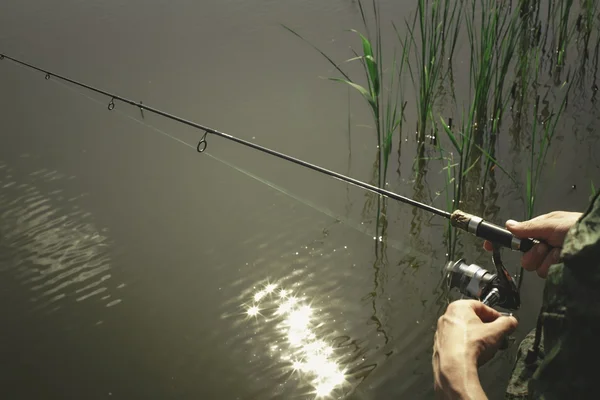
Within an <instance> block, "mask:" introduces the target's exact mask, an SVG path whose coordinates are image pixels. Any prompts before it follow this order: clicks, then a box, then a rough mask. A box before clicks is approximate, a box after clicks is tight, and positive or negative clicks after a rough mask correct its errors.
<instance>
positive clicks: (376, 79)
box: [283, 0, 408, 236]
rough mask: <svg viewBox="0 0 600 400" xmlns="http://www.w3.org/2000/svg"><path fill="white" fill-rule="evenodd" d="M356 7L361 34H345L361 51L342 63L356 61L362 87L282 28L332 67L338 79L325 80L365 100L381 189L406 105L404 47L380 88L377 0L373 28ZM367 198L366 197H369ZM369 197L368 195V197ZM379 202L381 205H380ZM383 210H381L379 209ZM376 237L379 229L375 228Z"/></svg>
mask: <svg viewBox="0 0 600 400" xmlns="http://www.w3.org/2000/svg"><path fill="white" fill-rule="evenodd" d="M358 7H359V11H360V15H361V19H362V23H363V28H364V33H362V32H360V31H358V30H356V29H350V30H349V31H350V32H352V33H354V34H356V35H357V37H358V38H359V40H360V44H361V51H360V52H357V51H356V50H354V49H353V50H352V52H353V54H354V57H352V58H350V59H348V60H345V63H351V62H359V63H360V64H361V66H362V72H363V78H364V82H365V84H360V83H358V81H356V80H353V79H352V78H351V77H350V75H349V74H348V73H346V72H345V71H344V70H343V69H342V67H341V66H340V64H337V63H336V62H335V61H333V59H332V58H331V57H329V56H328V55H327V54H325V53H324V52H323V51H322V50H320V49H319V48H317V47H316V46H314V45H313V44H311V43H309V42H308V41H307V40H306V39H304V37H302V35H300V34H299V33H297V32H296V31H294V30H293V29H291V28H289V27H287V26H285V25H283V27H284V28H285V29H287V30H288V31H289V32H291V33H293V34H294V35H295V36H297V37H299V38H300V39H302V40H303V41H305V42H307V43H309V44H310V45H311V47H313V48H314V49H316V50H317V51H318V52H319V53H320V54H321V55H322V56H323V57H325V59H326V60H327V61H328V62H329V63H330V64H331V65H333V66H334V68H335V69H336V70H337V71H338V72H339V73H340V74H341V75H342V77H329V78H327V79H329V80H331V81H335V82H339V83H342V84H345V85H347V86H348V87H350V88H351V89H352V90H355V91H356V92H357V93H359V94H360V96H361V97H362V98H363V99H364V100H365V102H366V104H367V106H368V108H369V110H370V113H371V115H372V118H373V122H374V125H375V128H374V130H375V136H376V141H377V157H376V159H375V162H374V168H373V171H374V177H373V180H374V181H376V182H377V185H378V186H379V187H380V188H383V187H385V184H386V179H387V170H388V164H389V157H390V154H391V151H392V144H393V140H392V139H393V135H394V132H396V131H399V129H401V127H402V123H403V114H404V109H405V106H406V103H402V105H400V100H399V98H400V97H399V96H400V93H401V92H402V91H401V85H402V79H401V78H402V75H403V70H404V68H405V65H406V62H407V58H408V57H407V54H408V48H406V47H405V46H403V49H402V56H401V59H400V61H399V62H398V60H397V59H396V53H394V55H393V59H392V66H391V70H390V71H386V73H387V74H389V76H390V78H389V83H388V86H385V85H384V83H383V82H384V67H383V64H384V62H383V50H382V37H381V13H380V11H379V7H378V5H377V1H376V0H373V1H372V14H373V21H374V22H373V26H371V27H370V23H369V19H368V18H367V13H366V9H365V7H364V4H363V2H362V1H360V0H359V1H358ZM369 195H370V194H369ZM371 197H372V196H371ZM376 197H377V217H376V218H377V226H378V227H379V224H380V217H383V221H382V223H383V230H385V226H386V223H385V219H386V217H385V199H384V198H382V197H381V196H376ZM382 203H383V204H382ZM371 204H372V203H371V201H369V200H368V201H367V203H366V204H365V207H367V208H369V207H370V206H371ZM382 208H383V210H382ZM377 231H378V232H377V236H379V229H377Z"/></svg>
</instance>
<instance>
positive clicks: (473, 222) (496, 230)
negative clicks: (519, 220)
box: [0, 53, 539, 252]
mask: <svg viewBox="0 0 600 400" xmlns="http://www.w3.org/2000/svg"><path fill="white" fill-rule="evenodd" d="M5 58H6V59H8V60H10V61H12V62H14V63H16V64H19V65H21V66H24V67H27V68H30V69H33V70H36V71H39V72H42V73H44V74H45V79H46V80H50V79H51V78H52V77H55V78H58V79H60V80H62V81H65V82H69V83H71V84H73V85H75V86H79V87H82V88H85V89H87V90H90V91H92V92H95V93H99V94H102V95H104V96H106V97H109V98H110V102H109V103H108V106H107V108H108V110H109V111H113V110H114V109H115V107H116V103H115V100H119V101H121V102H124V103H127V104H130V105H132V106H134V107H137V108H139V109H140V111H142V110H146V111H148V112H150V113H153V114H157V115H160V116H162V117H164V118H167V119H171V120H173V121H176V122H179V123H181V124H184V125H187V126H191V127H192V128H195V129H198V130H201V131H203V132H204V134H203V135H202V137H201V139H200V140H199V141H198V145H197V146H196V150H197V151H198V152H199V153H204V152H205V151H206V148H207V147H208V142H207V135H208V134H209V133H210V134H213V135H216V136H220V137H222V138H224V139H227V140H230V141H233V142H236V143H238V144H241V145H243V146H246V147H250V148H253V149H255V150H258V151H261V152H263V153H267V154H269V155H272V156H275V157H278V158H281V159H284V160H286V161H289V162H292V163H294V164H297V165H300V166H302V167H305V168H308V169H312V170H313V171H317V172H320V173H322V174H324V175H328V176H330V177H333V178H336V179H338V180H341V181H344V182H347V183H350V184H352V185H355V186H358V187H361V188H363V189H365V190H368V191H371V192H374V193H376V194H379V195H380V196H385V197H388V198H390V199H393V200H396V201H400V202H402V203H406V204H410V205H412V206H413V207H417V208H420V209H423V210H426V211H429V212H431V213H433V214H435V215H439V216H441V217H444V218H446V219H449V220H450V223H451V225H452V226H454V227H456V228H459V229H462V230H464V231H467V232H469V233H472V234H474V235H476V236H477V237H480V238H483V239H486V240H489V241H491V242H493V243H497V244H499V245H501V246H504V247H507V248H510V249H513V250H519V251H523V252H525V251H528V250H530V249H531V248H532V247H533V246H534V245H535V244H536V243H539V241H536V240H534V239H530V238H523V239H521V238H517V237H515V236H513V235H512V233H510V231H508V230H506V229H504V228H501V227H499V226H497V225H494V224H492V223H489V222H487V221H484V220H483V219H482V218H481V217H478V216H475V215H471V214H468V213H465V212H463V211H461V210H455V211H454V212H452V213H449V212H447V211H444V210H440V209H438V208H435V207H433V206H430V205H428V204H424V203H420V202H418V201H416V200H413V199H410V198H408V197H404V196H401V195H399V194H397V193H394V192H390V191H389V190H385V189H381V188H379V187H376V186H373V185H370V184H367V183H365V182H362V181H359V180H357V179H354V178H351V177H348V176H345V175H342V174H340V173H337V172H334V171H331V170H328V169H325V168H323V167H320V166H318V165H315V164H311V163H308V162H306V161H303V160H300V159H297V158H295V157H292V156H289V155H287V154H283V153H280V152H278V151H275V150H272V149H270V148H267V147H263V146H260V145H258V144H256V143H252V142H249V141H247V140H244V139H240V138H238V137H235V136H232V135H229V134H227V133H224V132H220V131H218V130H215V129H212V128H209V127H206V126H203V125H200V124H197V123H195V122H192V121H189V120H186V119H184V118H181V117H178V116H176V115H173V114H170V113H167V112H165V111H162V110H159V109H156V108H153V107H150V106H147V105H145V104H143V103H142V102H141V101H140V102H135V101H133V100H130V99H128V98H125V97H122V96H119V95H117V94H114V93H110V92H107V91H105V90H103V89H98V88H95V87H93V86H90V85H88V84H85V83H81V82H78V81H76V80H73V79H71V78H67V77H65V76H62V75H59V74H56V73H54V72H50V71H47V70H44V69H42V68H39V67H36V66H35V65H32V64H28V63H26V62H23V61H20V60H18V59H16V58H12V57H9V56H7V55H6V54H2V53H0V61H1V60H4V59H5ZM167 136H170V135H167ZM175 140H178V141H179V139H175ZM186 145H187V146H191V145H189V143H186Z"/></svg>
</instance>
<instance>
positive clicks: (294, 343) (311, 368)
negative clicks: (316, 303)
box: [247, 283, 346, 397]
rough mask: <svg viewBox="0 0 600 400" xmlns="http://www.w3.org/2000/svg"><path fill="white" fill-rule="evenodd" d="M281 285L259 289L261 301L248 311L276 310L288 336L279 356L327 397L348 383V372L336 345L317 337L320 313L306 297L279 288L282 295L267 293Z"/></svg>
mask: <svg viewBox="0 0 600 400" xmlns="http://www.w3.org/2000/svg"><path fill="white" fill-rule="evenodd" d="M277 287H278V285H277V284H274V283H269V284H267V285H266V286H264V288H263V289H262V290H259V291H257V292H256V293H255V294H254V296H253V299H254V301H255V302H256V303H257V304H255V305H253V306H251V307H249V308H248V309H247V314H248V316H250V317H254V316H257V315H259V314H260V310H261V309H263V312H264V311H266V310H272V313H273V316H276V317H278V318H277V319H276V320H279V324H278V329H279V330H281V332H282V333H283V334H284V336H285V339H286V341H285V342H282V343H281V344H280V345H279V346H278V350H279V351H278V352H277V353H278V356H279V359H280V360H281V361H284V362H285V363H286V364H288V368H289V369H290V370H291V371H293V372H300V373H301V374H305V375H306V376H307V377H308V378H309V379H310V382H311V384H312V386H313V387H314V389H315V392H314V393H315V395H316V396H317V397H327V396H329V395H330V394H331V393H332V392H333V391H334V390H335V389H336V388H337V387H338V386H340V385H343V384H344V383H346V379H345V374H344V371H343V370H341V369H340V365H339V364H338V362H337V361H336V360H335V358H334V348H333V347H332V346H329V345H328V344H327V343H326V342H325V341H324V340H322V339H321V338H318V337H317V334H316V333H315V331H314V329H315V327H317V326H320V324H319V321H318V319H319V318H318V315H316V313H315V310H314V309H313V308H312V307H311V306H310V305H309V304H306V303H305V301H304V299H299V298H298V297H296V296H294V295H293V293H292V291H290V290H287V289H284V288H280V289H279V290H278V292H277V294H278V296H267V295H269V294H273V293H275V289H276V288H277ZM261 315H262V314H261ZM286 342H287V344H286ZM271 350H272V349H271Z"/></svg>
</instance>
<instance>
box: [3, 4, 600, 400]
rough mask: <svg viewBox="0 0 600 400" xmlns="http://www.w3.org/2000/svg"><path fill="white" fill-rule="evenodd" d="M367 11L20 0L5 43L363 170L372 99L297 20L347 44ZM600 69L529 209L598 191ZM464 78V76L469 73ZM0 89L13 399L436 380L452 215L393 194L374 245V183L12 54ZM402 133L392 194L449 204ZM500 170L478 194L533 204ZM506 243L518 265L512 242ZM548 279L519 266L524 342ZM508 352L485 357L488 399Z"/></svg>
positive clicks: (378, 395)
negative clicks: (359, 184) (322, 171)
mask: <svg viewBox="0 0 600 400" xmlns="http://www.w3.org/2000/svg"><path fill="white" fill-rule="evenodd" d="M414 3H415V2H412V1H404V0H403V1H395V2H392V1H382V2H381V7H382V15H383V16H384V17H385V18H388V17H389V19H392V18H394V19H396V18H397V19H398V20H400V21H402V20H403V18H409V17H410V15H412V14H411V13H413V12H414V11H415V9H416V5H415V4H414ZM360 21H361V20H360V13H359V10H358V6H357V3H356V2H355V1H351V0H330V1H326V2H323V1H312V0H304V1H270V0H251V1H233V0H204V1H202V2H192V1H185V0H182V1H175V2H173V1H170V2H167V1H159V0H153V1H141V0H129V1H121V0H101V1H96V2H83V1H80V0H60V1H54V2H38V1H31V0H28V1H23V0H18V1H17V0H4V1H3V6H2V12H1V13H0V51H1V52H4V53H6V54H8V55H11V56H13V57H17V58H22V59H24V60H25V61H28V62H32V63H34V64H38V65H41V66H43V68H46V69H48V70H51V71H56V72H58V73H62V74H65V75H67V76H70V77H72V78H75V79H78V80H81V81H83V82H86V83H90V84H93V85H95V86H98V87H101V88H104V89H106V90H109V91H115V92H117V93H118V94H121V95H123V96H126V97H130V98H132V99H134V100H141V101H143V102H144V104H148V105H152V106H154V107H157V108H161V109H164V110H166V111H168V112H172V113H175V114H177V115H180V116H182V117H185V118H189V119H192V120H194V121H197V122H199V123H202V124H205V125H208V126H211V127H213V128H216V129H219V130H222V131H225V132H228V133H230V134H232V135H235V136H238V137H240V138H244V139H246V140H251V141H254V142H255V143H258V144H261V145H265V146H268V147H271V148H273V149H277V150H279V151H282V152H284V153H287V154H290V155H293V156H295V157H299V158H302V159H305V160H307V161H309V162H313V163H316V164H319V165H321V166H324V167H326V168H330V169H333V170H335V171H338V172H341V173H345V174H349V175H351V176H353V177H355V178H358V179H361V180H365V181H368V180H370V179H371V174H372V166H373V162H374V160H375V155H376V151H377V150H376V143H375V140H374V137H373V132H372V128H371V127H370V126H369V125H372V121H371V120H370V116H369V112H368V110H367V109H366V107H365V106H364V104H363V103H362V100H361V99H360V98H358V96H355V95H354V94H352V95H351V96H349V91H348V89H347V88H345V87H344V86H341V85H340V84H335V83H332V82H329V81H325V80H323V79H321V78H320V77H323V76H334V72H335V71H333V70H332V68H331V65H329V64H328V63H327V61H325V60H324V59H323V58H322V57H321V56H320V55H319V54H318V53H317V52H316V51H314V50H313V49H312V48H310V47H309V46H308V45H307V44H306V43H304V42H302V41H301V40H299V39H298V38H297V37H295V36H293V35H291V34H290V33H289V32H287V31H286V30H285V29H283V28H282V26H281V24H285V25H288V26H290V27H292V28H293V29H295V30H297V31H298V32H301V33H302V34H303V35H305V36H306V37H307V38H308V39H309V40H310V41H312V42H313V43H315V44H316V45H318V46H319V47H321V48H323V50H324V51H325V52H326V53H328V54H329V55H331V56H332V57H333V58H334V59H336V60H344V59H347V58H350V57H351V56H352V55H351V53H350V52H349V49H348V46H350V45H352V46H354V47H356V46H359V43H357V42H356V37H355V36H352V35H351V34H350V33H348V32H346V30H347V29H349V28H357V27H360V26H361V25H360V23H361V22H360ZM384 22H385V21H384ZM384 38H387V39H389V40H392V39H393V31H391V29H389V27H387V26H386V28H385V30H384ZM356 48H358V47H356ZM456 57H457V59H458V60H465V62H468V58H467V57H468V49H467V48H466V47H465V46H463V45H460V44H459V46H458V49H457V55H456ZM572 57H573V58H575V59H576V58H577V53H575V52H572ZM459 62H462V61H459ZM592 72H593V71H590V73H589V76H587V75H586V76H587V78H585V79H583V80H582V82H583V84H582V86H581V87H580V88H577V89H576V94H575V95H573V97H572V100H571V102H570V103H569V106H568V107H567V109H566V111H565V114H564V117H563V119H562V120H561V121H563V122H561V123H560V124H559V132H558V133H557V139H556V141H555V144H553V147H552V148H551V150H550V152H549V154H548V157H547V159H548V162H547V163H546V166H545V167H544V175H543V177H542V179H541V181H540V184H539V192H538V199H537V204H536V214H540V213H543V212H548V211H551V210H557V209H563V210H580V211H581V210H583V209H584V208H585V207H586V205H587V202H588V198H589V195H590V186H591V184H590V182H591V181H592V180H593V179H594V178H597V176H598V175H597V174H598V169H599V168H600V158H599V157H598V150H600V148H599V145H598V134H597V133H596V128H597V127H598V107H597V105H596V103H595V101H594V100H593V98H592V94H593V92H594V90H593V89H592V88H593V84H595V74H592ZM592 76H593V77H592ZM455 85H456V87H457V91H458V92H461V91H466V90H468V75H467V77H466V78H460V77H457V79H456V82H455ZM0 87H1V88H2V89H1V92H0V110H1V111H0V127H1V129H2V134H1V145H0V300H1V301H0V315H2V317H3V324H2V327H1V328H0V355H1V357H0V371H1V373H0V382H1V387H2V388H3V389H2V392H3V394H4V396H5V397H6V398H10V399H38V398H44V399H76V398H77V399H80V398H85V399H142V398H143V399H198V398H203V399H271V398H272V399H279V398H285V399H288V398H289V399H292V398H293V399H303V398H314V397H315V395H330V396H332V397H334V398H354V399H398V398H402V399H404V398H407V399H415V398H431V397H432V395H433V392H432V376H431V362H430V360H431V348H432V339H433V334H434V329H435V323H436V320H437V318H438V316H439V315H440V313H441V312H442V311H443V309H444V307H445V304H446V298H445V296H444V294H443V290H442V288H443V284H442V278H443V274H442V268H443V266H444V264H445V262H446V245H445V242H444V240H445V237H444V228H445V221H443V220H441V219H439V218H438V217H431V216H430V215H428V214H427V213H424V212H421V211H417V210H413V209H412V208H410V207H408V206H405V205H401V204H395V203H390V204H389V209H388V218H389V221H390V226H389V228H388V233H387V237H386V238H385V239H384V242H385V245H386V248H385V251H384V252H383V256H382V255H381V253H379V254H378V253H376V251H375V241H374V235H375V225H374V214H373V210H372V208H370V207H369V206H368V204H369V203H368V201H369V197H368V196H367V195H366V194H365V192H364V191H361V190H360V189H358V188H354V187H348V186H347V185H345V184H343V183H341V182H338V181H335V180H332V179H330V178H327V177H323V176H320V175H318V174H316V173H314V172H312V171H308V170H305V169H302V168H300V167H298V166H295V165H292V164H290V163H286V162H284V161H281V160H278V159H275V158H273V157H270V156H267V155H264V154H260V153H258V152H256V151H252V150H249V149H245V148H243V147H241V146H238V145H236V144H233V143H230V142H227V141H225V140H222V139H219V138H216V137H212V136H209V138H208V139H209V140H208V149H207V151H206V153H204V154H198V153H197V152H196V151H195V145H196V143H197V141H198V139H199V137H200V132H198V131H194V130H192V129H190V128H186V127H184V126H182V125H178V124H176V123H173V122H170V121H167V120H164V119H161V118H158V117H156V116H152V115H149V114H148V113H145V114H143V115H142V113H141V112H140V111H139V110H137V109H133V108H131V107H128V106H126V105H125V104H122V103H119V102H117V104H116V108H115V110H113V111H112V112H110V113H109V112H108V111H107V110H106V106H107V104H108V101H109V100H110V99H107V98H103V97H102V96H98V95H94V94H92V93H90V92H84V91H83V90H81V89H76V88H74V87H72V86H66V85H63V84H61V83H59V82H58V81H57V80H56V79H51V80H50V81H45V80H44V76H43V74H40V73H37V72H31V71H29V70H26V69H24V68H21V67H18V66H16V65H14V64H11V63H9V62H8V61H7V60H5V61H3V62H2V63H1V64H0ZM408 87H409V88H408V89H407V93H412V92H411V90H412V86H410V85H408ZM406 97H407V99H408V103H407V115H408V116H409V117H408V122H407V125H408V126H409V127H411V129H407V131H410V132H414V131H413V129H412V127H414V126H415V117H414V112H415V110H416V107H415V104H414V101H413V99H414V95H413V94H407V96H406ZM544 101H546V99H544ZM549 101H552V99H550V100H549ZM549 101H546V103H548V102H549ZM349 116H350V118H349ZM349 126H350V129H349ZM523 137H525V138H526V137H527V132H525V133H523ZM521 140H523V141H524V139H523V138H521ZM399 141H400V143H403V145H402V147H401V154H400V156H399V157H397V156H395V157H392V159H391V161H390V167H389V171H393V172H390V175H389V177H388V179H389V187H388V188H389V189H390V190H393V191H395V192H397V193H400V194H403V195H407V196H410V197H415V198H418V199H421V200H423V201H426V202H430V203H434V204H435V205H436V206H439V207H443V206H444V202H443V199H442V196H441V195H440V190H441V188H443V174H442V173H440V169H439V168H437V167H432V168H430V169H429V170H428V173H427V175H426V178H425V179H424V180H415V178H414V174H413V172H412V159H413V158H414V154H415V143H414V135H413V134H408V133H406V132H405V133H403V136H402V137H401V138H400V140H399ZM396 142H398V139H395V148H394V154H397V152H398V143H396ZM529 151H530V150H529V149H528V148H526V146H525V145H522V144H521V142H520V141H519V135H516V134H510V135H505V136H504V137H502V138H501V139H499V141H498V145H497V157H498V159H499V161H500V162H504V165H505V167H506V168H507V169H508V170H509V171H510V172H511V173H513V174H516V175H518V176H522V175H523V174H524V168H525V167H526V164H525V161H523V159H525V157H526V155H527V154H528V152H529ZM436 168H437V169H436ZM496 179H497V182H496V185H495V189H494V191H493V192H492V193H490V195H489V197H488V198H487V200H486V203H485V206H484V207H482V208H477V207H476V206H473V207H472V208H470V209H469V207H468V205H466V208H467V209H468V211H473V212H475V213H480V214H482V215H485V216H486V217H487V218H489V219H490V220H492V221H493V222H495V223H498V224H502V223H503V222H504V221H505V220H506V219H508V218H515V219H520V218H522V217H523V215H524V211H523V210H524V201H523V198H524V193H525V191H524V190H525V189H524V188H523V187H522V186H521V187H515V186H514V185H513V184H512V182H511V181H510V180H509V179H507V178H506V177H502V176H501V175H500V174H498V175H497V178H496ZM595 183H596V186H598V184H599V183H600V181H598V180H597V179H596V180H595ZM481 244H482V243H481V241H479V240H478V239H476V238H470V237H464V238H463V239H462V240H461V242H460V249H461V254H463V255H464V256H465V257H467V258H468V259H469V261H471V262H478V263H482V265H488V266H489V255H488V254H485V252H483V250H482V249H481ZM505 258H506V263H507V265H511V270H512V271H514V272H516V271H517V269H516V266H518V262H519V256H518V254H512V253H507V254H505ZM542 288H543V281H541V280H540V279H539V278H537V277H535V276H533V275H531V276H530V275H528V276H526V278H525V283H524V287H523V294H522V296H523V299H522V301H523V307H522V309H521V310H520V311H519V313H518V316H519V319H520V321H521V322H520V327H519V330H518V332H517V333H516V335H515V336H516V339H517V340H519V339H520V338H522V337H523V335H525V334H526V333H527V332H528V331H529V330H530V329H532V328H533V327H534V324H535V317H536V314H537V311H538V309H539V305H540V300H541V299H540V296H541V291H542ZM515 347H516V346H513V347H512V348H510V349H509V350H507V351H505V352H503V353H500V354H499V355H498V356H497V357H496V359H495V360H493V361H492V362H490V363H489V364H488V365H486V366H485V367H484V368H482V371H481V378H482V382H483V384H484V387H485V389H486V390H487V391H488V393H489V395H490V397H491V398H500V397H501V394H502V391H503V389H504V386H505V382H506V378H507V376H508V374H509V372H510V367H511V362H512V357H513V356H514V350H515Z"/></svg>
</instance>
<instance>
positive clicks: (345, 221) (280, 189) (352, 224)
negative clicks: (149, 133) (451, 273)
mask: <svg viewBox="0 0 600 400" xmlns="http://www.w3.org/2000/svg"><path fill="white" fill-rule="evenodd" d="M52 82H53V83H55V84H58V85H61V86H62V87H63V88H65V89H68V90H70V91H71V92H73V93H76V94H78V95H80V96H83V97H85V98H86V99H88V100H90V101H93V102H94V103H96V104H99V105H104V103H102V102H101V101H100V100H98V99H95V98H93V97H91V96H89V95H87V94H86V93H84V92H82V91H80V90H77V89H75V88H73V87H72V86H69V85H67V84H65V83H63V82H61V81H57V80H53V81H52ZM115 112H116V113H118V114H119V115H120V116H121V117H124V118H128V119H130V120H132V121H134V122H136V123H138V124H140V125H142V126H144V127H146V128H148V129H151V130H153V131H155V132H158V133H160V134H161V135H164V136H166V137H168V138H169V139H172V140H175V141H177V142H178V143H180V144H182V145H184V146H186V147H189V148H191V149H195V148H196V146H194V145H192V144H190V143H188V142H186V141H184V140H182V139H179V138H178V137H176V136H173V135H171V134H170V133H168V132H165V131H163V130H162V129H160V128H157V127H156V126H154V125H151V124H149V123H148V122H146V121H143V120H140V119H138V118H135V117H133V116H132V115H129V114H126V113H125V112H123V111H121V110H115ZM204 154H205V155H207V156H208V157H210V158H211V159H213V160H215V161H218V162H220V163H221V164H223V165H226V166H228V167H229V168H231V169H233V170H235V171H237V172H239V173H241V174H244V175H246V176H247V177H249V178H252V179H254V180H256V181H258V182H260V183H262V184H264V185H266V186H268V187H270V188H271V189H273V190H276V191H278V192H280V193H282V194H284V195H286V196H288V197H290V198H292V199H293V200H296V201H297V202H299V203H301V204H304V205H305V206H307V207H309V208H312V209H314V210H316V211H318V212H320V213H322V214H324V215H326V216H328V217H330V218H333V219H334V220H335V221H334V222H333V223H332V224H330V225H329V226H331V225H334V224H336V223H337V222H341V223H342V224H344V225H347V226H348V227H350V228H352V229H354V230H356V231H357V232H359V233H362V234H364V235H366V236H369V237H371V238H372V239H374V240H376V237H375V236H374V234H373V233H372V232H371V231H370V230H369V229H368V228H367V227H366V226H364V225H362V224H361V225H359V224H357V223H356V222H354V221H352V220H351V219H349V218H346V217H342V216H340V215H338V214H336V213H334V212H333V211H331V210H329V209H328V208H325V207H322V206H318V205H316V204H315V203H313V202H311V201H310V200H307V199H304V198H302V197H300V196H298V195H296V194H294V193H292V192H290V191H288V190H287V189H285V188H283V187H281V186H279V185H277V184H275V183H273V182H271V181H269V180H267V179H264V178H261V177H259V176H257V175H255V174H253V173H252V172H250V171H247V170H245V169H243V168H241V167H238V166H237V165H235V164H232V163H230V162H228V161H226V160H223V159H221V158H219V157H217V156H215V155H212V154H210V153H208V152H204ZM385 242H386V244H387V245H388V246H389V247H392V248H394V249H396V250H398V251H401V252H402V251H405V250H406V246H403V245H402V244H401V243H400V242H398V241H395V240H390V239H386V241H385ZM420 254H421V255H424V254H422V253H420Z"/></svg>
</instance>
